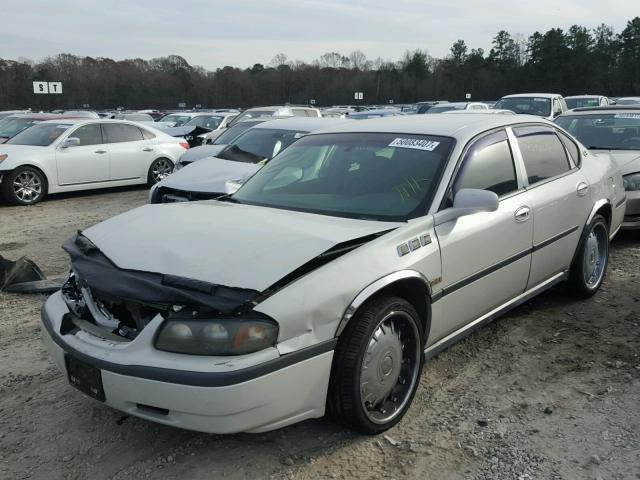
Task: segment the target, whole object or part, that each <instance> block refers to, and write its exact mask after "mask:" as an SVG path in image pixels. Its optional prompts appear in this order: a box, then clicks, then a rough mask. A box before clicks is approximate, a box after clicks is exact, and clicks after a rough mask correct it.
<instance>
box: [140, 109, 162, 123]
mask: <svg viewBox="0 0 640 480" xmlns="http://www.w3.org/2000/svg"><path fill="white" fill-rule="evenodd" d="M137 113H146V114H147V115H150V116H151V117H152V118H153V120H154V121H155V120H158V119H159V118H162V117H163V116H164V113H162V112H161V111H160V110H154V109H147V110H138V112H137Z"/></svg>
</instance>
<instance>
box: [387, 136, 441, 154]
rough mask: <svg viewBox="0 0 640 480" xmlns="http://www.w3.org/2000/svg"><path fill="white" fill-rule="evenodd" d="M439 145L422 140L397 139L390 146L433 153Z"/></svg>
mask: <svg viewBox="0 0 640 480" xmlns="http://www.w3.org/2000/svg"><path fill="white" fill-rule="evenodd" d="M438 145H440V142H434V141H433V140H424V139H420V138H396V139H395V140H394V141H393V142H391V143H390V144H389V146H390V147H400V148H413V149H415V150H426V151H427V152H433V151H434V150H435V149H436V148H437V147H438Z"/></svg>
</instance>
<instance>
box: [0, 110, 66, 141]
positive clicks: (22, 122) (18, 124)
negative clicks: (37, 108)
mask: <svg viewBox="0 0 640 480" xmlns="http://www.w3.org/2000/svg"><path fill="white" fill-rule="evenodd" d="M61 118H65V117H64V116H63V115H57V114H53V113H19V114H15V115H9V116H8V117H5V118H3V119H2V120H0V143H4V142H6V141H7V140H8V139H10V138H11V137H13V136H14V135H16V134H18V133H20V132H21V131H22V130H24V129H26V128H29V127H30V126H31V125H35V124H36V123H40V122H43V121H45V120H55V119H61Z"/></svg>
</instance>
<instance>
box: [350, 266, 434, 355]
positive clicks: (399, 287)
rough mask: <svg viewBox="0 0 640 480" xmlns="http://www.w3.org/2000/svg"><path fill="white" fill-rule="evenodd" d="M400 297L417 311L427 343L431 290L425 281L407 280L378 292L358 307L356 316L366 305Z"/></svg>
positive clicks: (429, 326) (399, 281) (429, 325)
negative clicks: (375, 301)
mask: <svg viewBox="0 0 640 480" xmlns="http://www.w3.org/2000/svg"><path fill="white" fill-rule="evenodd" d="M391 296H393V297H400V298H403V299H405V300H406V301H407V302H409V303H410V304H411V305H413V308H415V309H416V311H417V312H418V315H419V316H420V321H421V322H422V327H423V332H424V341H425V343H426V341H427V339H428V338H429V332H430V329H431V297H430V295H429V289H428V287H427V285H425V283H424V281H423V280H420V279H418V278H405V279H401V280H398V281H396V282H394V283H391V284H389V285H387V286H385V287H383V288H381V289H380V290H378V291H376V292H375V293H374V294H373V295H371V296H370V297H369V298H367V300H366V301H365V302H364V303H363V304H362V305H360V307H358V310H356V311H355V313H354V316H355V315H357V313H358V311H359V310H361V309H362V308H363V306H364V305H366V304H368V303H369V302H371V301H373V300H375V299H378V298H381V297H391Z"/></svg>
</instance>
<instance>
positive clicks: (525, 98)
mask: <svg viewBox="0 0 640 480" xmlns="http://www.w3.org/2000/svg"><path fill="white" fill-rule="evenodd" d="M494 108H497V109H503V110H511V111H512V112H514V113H519V114H524V115H535V116H537V117H542V118H546V119H547V120H553V119H554V118H556V117H557V116H558V115H560V114H561V113H564V112H566V111H567V110H568V109H569V108H568V107H567V103H566V102H565V101H564V98H563V97H562V95H559V94H557V93H518V94H515V95H507V96H504V97H502V98H501V99H500V100H498V103H496V104H495V106H494Z"/></svg>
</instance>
